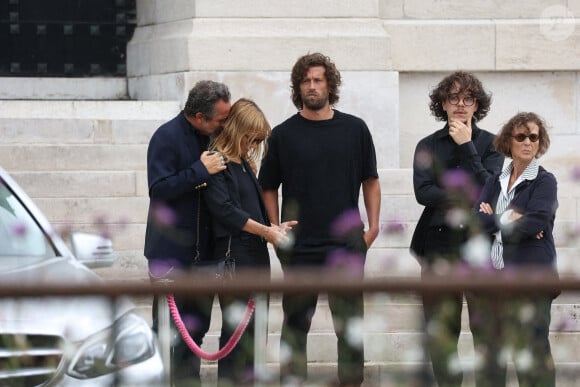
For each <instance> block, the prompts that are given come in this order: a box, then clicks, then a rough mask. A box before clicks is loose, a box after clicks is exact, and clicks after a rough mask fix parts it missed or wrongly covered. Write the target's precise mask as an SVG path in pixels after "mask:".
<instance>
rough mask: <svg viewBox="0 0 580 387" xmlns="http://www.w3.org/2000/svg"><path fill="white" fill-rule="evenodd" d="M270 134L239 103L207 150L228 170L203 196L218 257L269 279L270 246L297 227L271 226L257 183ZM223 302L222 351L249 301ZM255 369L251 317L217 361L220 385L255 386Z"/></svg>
mask: <svg viewBox="0 0 580 387" xmlns="http://www.w3.org/2000/svg"><path fill="white" fill-rule="evenodd" d="M270 133H271V128H270V124H269V123H268V121H267V119H266V117H265V115H264V113H263V112H262V110H260V108H259V107H258V105H256V103H254V102H253V101H251V100H249V99H244V98H241V99H239V100H238V101H236V102H235V103H234V104H233V105H232V107H231V109H230V113H229V115H228V118H227V119H226V121H225V123H224V127H223V129H222V131H221V132H219V134H218V135H216V136H215V137H214V138H213V139H212V140H211V142H210V145H209V148H210V150H211V151H215V152H218V153H219V154H220V155H221V157H222V163H223V164H224V165H226V169H225V170H224V171H222V172H219V173H216V174H215V175H212V176H211V179H210V181H209V182H208V185H207V187H206V188H205V189H204V191H203V198H204V200H205V202H206V204H207V207H208V210H209V212H210V214H211V216H212V222H213V234H214V244H215V248H214V258H215V259H216V260H217V259H221V258H223V257H224V256H226V257H227V254H228V253H229V254H230V255H229V256H230V257H231V258H232V259H233V264H234V265H235V270H236V271H238V272H239V271H244V270H254V271H256V275H258V274H264V275H268V276H269V275H270V257H269V253H268V249H267V245H266V244H267V242H269V243H271V244H273V245H274V246H276V245H278V244H279V243H282V242H286V241H288V238H287V237H286V231H287V230H290V229H291V228H292V226H293V225H295V224H296V222H295V221H289V222H285V223H283V224H281V225H280V226H277V225H272V224H270V221H269V220H268V216H267V214H266V209H265V207H264V201H263V198H262V194H261V190H260V187H259V185H258V181H257V179H256V170H257V168H256V162H257V161H258V162H259V161H260V159H261V156H262V155H263V154H264V149H263V148H264V147H263V144H264V140H265V139H266V138H268V136H269V135H270ZM258 272H259V273H258ZM219 301H220V308H221V310H222V329H221V335H220V340H219V341H220V348H223V347H224V346H225V345H226V343H227V342H228V340H229V339H230V337H231V336H232V334H233V332H234V330H235V328H236V326H237V324H238V322H239V318H235V317H234V318H232V316H236V315H237V314H236V311H239V307H241V308H243V307H245V305H246V303H247V301H248V297H247V296H241V297H240V296H238V297H234V296H229V297H227V296H223V295H220V297H219ZM238 314H239V313H238ZM228 317H229V318H228ZM253 368H254V319H253V318H252V320H251V321H250V324H249V325H248V327H247V329H246V332H245V333H244V335H243V336H242V338H241V339H240V341H239V342H238V344H237V346H236V347H235V348H234V349H233V350H232V352H231V353H230V354H229V355H228V356H226V357H225V358H223V359H221V360H220V361H219V362H218V385H224V384H225V385H234V386H238V385H252V383H253V378H254V375H253V373H252V372H253Z"/></svg>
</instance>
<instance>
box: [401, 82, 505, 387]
mask: <svg viewBox="0 0 580 387" xmlns="http://www.w3.org/2000/svg"><path fill="white" fill-rule="evenodd" d="M429 98H430V104H429V108H430V110H431V113H432V114H433V116H435V118H436V119H437V120H438V121H443V122H445V126H444V127H443V128H442V129H439V130H437V131H435V132H434V133H432V134H430V135H428V136H427V137H425V138H423V139H421V140H420V141H419V143H418V144H417V147H416V149H415V155H414V159H413V186H414V191H415V198H416V200H417V202H418V203H419V204H421V205H423V206H424V207H425V208H424V210H423V213H422V214H421V217H420V219H419V222H418V223H417V227H416V229H415V232H414V234H413V238H412V241H411V252H412V253H413V254H414V255H415V256H416V257H417V259H418V261H419V263H420V264H421V272H422V276H423V277H425V276H429V275H433V274H434V273H439V272H440V271H439V270H438V268H441V267H453V266H454V265H456V264H459V263H461V262H464V263H465V262H467V261H468V257H467V256H466V254H469V252H468V251H467V250H466V249H465V246H466V242H468V240H469V238H470V233H472V232H474V230H470V227H469V223H470V222H469V218H470V213H471V208H472V207H473V204H474V202H475V200H476V199H477V194H476V193H477V192H478V191H479V190H480V189H481V187H482V186H483V184H484V183H485V181H486V179H487V178H488V177H489V176H491V175H492V174H494V173H496V172H499V171H500V170H501V168H502V166H503V162H504V156H502V155H501V154H500V153H498V152H497V151H496V150H495V148H494V145H493V140H494V138H495V136H494V135H493V134H492V133H490V132H488V131H485V130H483V129H480V128H479V127H478V126H477V122H479V121H480V120H482V119H483V118H484V117H485V116H486V115H487V113H488V112H489V108H490V105H491V96H490V95H489V94H488V93H487V92H486V91H485V90H484V88H483V85H482V84H481V81H479V79H477V78H476V77H475V76H474V75H473V74H471V73H467V72H463V71H457V72H454V73H452V74H450V75H448V76H447V77H445V78H444V79H443V80H442V81H441V82H440V83H439V84H438V85H437V86H436V87H435V88H434V89H433V90H432V91H431V93H430V95H429ZM463 297H464V294H463V292H457V293H453V294H444V295H432V294H424V295H423V296H422V298H423V299H422V301H423V310H424V315H425V324H426V325H425V332H426V346H427V351H428V352H429V355H430V356H431V363H432V365H433V371H434V376H435V379H436V381H437V384H438V385H440V386H458V387H460V386H461V383H462V380H463V373H462V371H461V370H457V371H455V372H454V370H455V368H454V367H453V364H454V362H455V360H457V359H458V355H457V343H458V340H459V334H460V332H461V310H462V306H463ZM465 298H466V300H467V304H468V310H469V317H470V328H471V331H472V333H473V337H474V343H475V345H476V347H477V346H478V344H479V342H480V340H482V338H481V336H480V335H479V332H478V327H477V320H478V317H477V307H476V305H475V301H474V298H473V295H472V294H469V293H465Z"/></svg>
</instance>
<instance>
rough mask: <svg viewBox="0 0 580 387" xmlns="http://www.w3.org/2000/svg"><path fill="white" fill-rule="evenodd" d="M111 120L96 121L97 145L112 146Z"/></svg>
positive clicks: (95, 140) (95, 134) (95, 135)
mask: <svg viewBox="0 0 580 387" xmlns="http://www.w3.org/2000/svg"><path fill="white" fill-rule="evenodd" d="M112 131H113V130H112V126H111V120H96V121H95V133H94V142H95V144H111V143H112V142H113V133H112Z"/></svg>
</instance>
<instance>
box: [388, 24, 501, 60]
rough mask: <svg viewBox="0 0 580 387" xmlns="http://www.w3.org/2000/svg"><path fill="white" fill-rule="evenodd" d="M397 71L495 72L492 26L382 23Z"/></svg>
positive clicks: (493, 28)
mask: <svg viewBox="0 0 580 387" xmlns="http://www.w3.org/2000/svg"><path fill="white" fill-rule="evenodd" d="M384 26H385V30H386V31H387V33H388V34H389V36H390V38H391V39H390V40H391V58H392V63H393V65H392V67H393V69H395V70H398V71H447V70H450V71H452V70H455V69H462V68H466V69H473V70H478V71H482V70H493V69H494V68H495V56H494V54H495V26H494V24H493V23H492V22H490V21H477V22H474V21H454V22H450V21H434V22H419V23H418V22H416V21H390V20H385V21H384Z"/></svg>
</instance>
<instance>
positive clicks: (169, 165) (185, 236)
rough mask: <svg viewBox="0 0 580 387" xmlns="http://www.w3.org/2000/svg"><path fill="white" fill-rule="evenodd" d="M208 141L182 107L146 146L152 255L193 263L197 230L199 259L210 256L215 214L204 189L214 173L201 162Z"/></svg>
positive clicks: (148, 236)
mask: <svg viewBox="0 0 580 387" xmlns="http://www.w3.org/2000/svg"><path fill="white" fill-rule="evenodd" d="M208 140H209V138H208V137H207V136H204V135H201V134H200V133H199V132H198V131H197V130H196V129H195V128H194V127H193V126H192V125H191V124H190V123H189V122H188V121H187V120H186V119H185V115H184V113H183V112H181V113H179V114H178V115H177V116H176V117H175V118H173V119H172V120H170V121H168V122H166V123H165V124H163V125H161V126H160V127H159V128H158V129H157V130H156V131H155V133H154V134H153V136H152V137H151V140H150V142H149V147H148V149H147V180H148V183H149V199H150V202H149V214H148V216H147V230H146V233H145V256H146V257H147V259H148V260H154V259H163V260H171V261H176V264H179V265H181V267H189V265H190V264H191V262H192V260H193V258H194V257H195V255H196V249H197V247H196V244H197V236H198V234H199V249H200V251H199V252H200V259H206V257H211V255H212V251H211V240H212V235H211V222H210V220H211V219H210V217H209V215H208V212H207V208H206V206H205V204H204V202H203V200H201V201H200V197H201V193H200V190H203V189H204V188H205V187H206V186H207V183H208V181H209V178H210V175H209V172H208V171H207V169H206V168H205V166H204V165H203V164H202V162H201V161H200V156H201V153H202V152H203V151H204V150H205V149H206V148H207V143H208ZM198 216H199V230H198V229H197V226H198ZM198 231H199V233H198Z"/></svg>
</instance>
